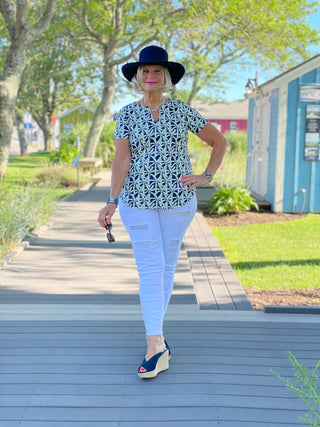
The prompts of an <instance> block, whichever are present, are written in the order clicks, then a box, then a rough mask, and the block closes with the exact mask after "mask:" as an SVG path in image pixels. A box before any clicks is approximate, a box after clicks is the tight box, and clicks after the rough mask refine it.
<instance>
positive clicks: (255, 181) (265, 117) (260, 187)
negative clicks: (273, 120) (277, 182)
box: [250, 96, 271, 200]
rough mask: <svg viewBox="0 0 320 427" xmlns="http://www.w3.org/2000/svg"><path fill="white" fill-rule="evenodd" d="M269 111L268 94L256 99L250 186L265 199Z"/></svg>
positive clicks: (254, 192)
mask: <svg viewBox="0 0 320 427" xmlns="http://www.w3.org/2000/svg"><path fill="white" fill-rule="evenodd" d="M270 111H271V102H270V99H269V97H268V96H266V97H263V98H257V99H256V102H255V110H254V129H253V141H252V169H251V170H252V177H251V186H250V187H251V191H252V193H253V194H254V195H255V196H258V197H259V198H261V199H263V200H267V192H268V163H269V143H270Z"/></svg>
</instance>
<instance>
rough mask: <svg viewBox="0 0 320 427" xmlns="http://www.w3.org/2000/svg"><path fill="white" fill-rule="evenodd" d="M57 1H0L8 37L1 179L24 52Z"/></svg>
mask: <svg viewBox="0 0 320 427" xmlns="http://www.w3.org/2000/svg"><path fill="white" fill-rule="evenodd" d="M55 7H56V0H47V1H46V2H44V1H41V0H39V1H36V0H35V1H33V2H32V3H30V4H28V1H27V0H19V1H17V3H16V5H14V3H13V2H12V1H10V0H0V12H1V14H2V17H3V20H4V23H5V26H6V29H7V32H8V38H9V44H8V49H7V53H6V59H5V62H4V65H3V71H2V73H1V76H0V179H1V178H4V176H5V172H6V168H7V163H8V157H9V152H10V143H11V136H12V129H13V115H14V106H15V102H16V97H17V93H18V89H19V84H20V79H21V75H22V73H23V70H24V67H25V51H26V49H27V47H28V46H30V45H31V44H32V43H33V42H34V41H35V40H36V39H37V38H38V37H39V35H40V34H41V33H42V32H43V31H44V30H45V29H46V28H47V27H48V25H49V24H50V21H51V19H52V16H53V13H54V10H55Z"/></svg>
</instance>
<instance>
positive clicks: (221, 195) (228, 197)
mask: <svg viewBox="0 0 320 427" xmlns="http://www.w3.org/2000/svg"><path fill="white" fill-rule="evenodd" d="M251 206H253V207H255V208H256V209H257V210H258V205H257V204H256V202H255V201H254V200H253V198H252V197H251V195H250V191H249V190H248V189H247V188H242V187H239V186H234V187H231V188H222V189H221V190H219V191H218V192H217V193H215V194H213V196H212V197H211V199H210V200H209V209H208V211H209V213H212V212H215V211H217V212H218V215H223V214H229V213H236V212H241V211H248V210H250V208H251Z"/></svg>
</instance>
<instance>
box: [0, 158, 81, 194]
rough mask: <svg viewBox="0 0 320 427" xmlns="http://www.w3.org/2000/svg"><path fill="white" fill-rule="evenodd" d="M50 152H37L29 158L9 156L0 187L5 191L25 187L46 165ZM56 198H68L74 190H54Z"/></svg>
mask: <svg viewBox="0 0 320 427" xmlns="http://www.w3.org/2000/svg"><path fill="white" fill-rule="evenodd" d="M49 156H50V152H49V151H39V152H37V153H31V154H29V157H22V156H10V157H9V163H8V167H7V171H6V177H5V179H4V181H3V182H2V183H0V185H1V186H2V187H0V190H1V188H2V189H3V190H4V191H6V189H10V190H19V189H20V188H21V187H23V186H26V185H27V184H29V183H30V182H32V181H34V180H35V177H36V174H37V173H38V172H39V171H40V170H41V169H42V168H43V167H44V166H45V165H46V164H47V163H48V161H49ZM51 191H54V193H55V195H56V198H57V199H60V198H63V197H66V196H68V195H69V194H72V193H73V192H74V189H66V188H58V187H57V188H54V189H51Z"/></svg>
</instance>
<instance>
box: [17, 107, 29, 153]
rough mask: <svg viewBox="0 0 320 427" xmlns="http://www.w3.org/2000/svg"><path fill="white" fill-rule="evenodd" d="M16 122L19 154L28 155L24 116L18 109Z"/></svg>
mask: <svg viewBox="0 0 320 427" xmlns="http://www.w3.org/2000/svg"><path fill="white" fill-rule="evenodd" d="M16 123H17V128H18V136H19V145H20V154H21V156H23V157H28V156H29V153H28V142H27V140H26V133H25V130H24V117H23V114H21V113H20V111H17V110H16Z"/></svg>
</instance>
